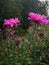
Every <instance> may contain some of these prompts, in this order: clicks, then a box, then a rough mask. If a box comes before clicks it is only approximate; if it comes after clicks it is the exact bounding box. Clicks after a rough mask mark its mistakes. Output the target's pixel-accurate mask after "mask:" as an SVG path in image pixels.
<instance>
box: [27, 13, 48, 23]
mask: <svg viewBox="0 0 49 65" xmlns="http://www.w3.org/2000/svg"><path fill="white" fill-rule="evenodd" d="M28 16H29V17H28V19H29V20H31V21H34V22H37V23H39V24H49V20H47V19H46V16H45V15H41V14H36V13H32V12H30V13H29V15H28Z"/></svg>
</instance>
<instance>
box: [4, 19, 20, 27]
mask: <svg viewBox="0 0 49 65" xmlns="http://www.w3.org/2000/svg"><path fill="white" fill-rule="evenodd" d="M19 22H20V20H19V19H18V18H10V19H4V26H7V27H13V26H18V24H19Z"/></svg>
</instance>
